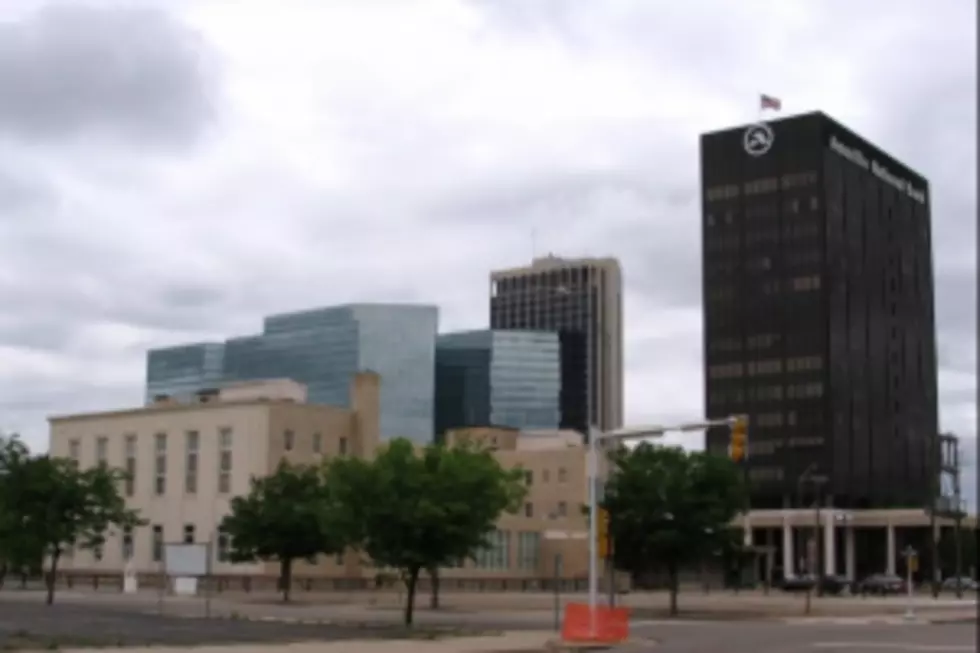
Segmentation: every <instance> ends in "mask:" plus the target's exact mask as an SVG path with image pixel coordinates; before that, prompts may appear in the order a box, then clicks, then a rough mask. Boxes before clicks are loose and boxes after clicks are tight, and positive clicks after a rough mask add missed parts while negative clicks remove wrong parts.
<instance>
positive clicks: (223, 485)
mask: <svg viewBox="0 0 980 653" xmlns="http://www.w3.org/2000/svg"><path fill="white" fill-rule="evenodd" d="M218 492H219V493H221V494H228V493H229V492H231V429H230V428H227V427H225V428H223V429H221V430H220V431H219V435H218Z"/></svg>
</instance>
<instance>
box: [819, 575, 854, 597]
mask: <svg viewBox="0 0 980 653" xmlns="http://www.w3.org/2000/svg"><path fill="white" fill-rule="evenodd" d="M820 589H821V590H822V591H823V593H824V594H832V595H834V596H840V595H841V594H850V593H851V592H853V583H851V581H849V580H848V579H847V577H846V576H824V577H823V578H822V579H821V580H820Z"/></svg>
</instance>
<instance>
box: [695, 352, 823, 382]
mask: <svg viewBox="0 0 980 653" xmlns="http://www.w3.org/2000/svg"><path fill="white" fill-rule="evenodd" d="M822 369H823V357H822V356H796V357H793V358H787V359H786V360H785V365H784V361H783V359H781V358H769V359H763V360H754V361H749V362H747V363H744V364H743V363H740V362H739V363H720V364H717V365H709V366H708V378H709V379H737V378H741V377H743V376H765V375H767V374H781V373H783V371H786V372H816V371H820V370H822Z"/></svg>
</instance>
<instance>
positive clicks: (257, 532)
mask: <svg viewBox="0 0 980 653" xmlns="http://www.w3.org/2000/svg"><path fill="white" fill-rule="evenodd" d="M330 487H331V485H330V484H328V483H326V482H325V479H324V478H323V476H322V475H321V471H320V468H318V467H314V466H310V465H291V464H289V463H287V462H282V463H280V465H279V467H278V468H277V469H276V471H275V472H274V473H273V474H271V475H270V476H266V477H263V478H253V479H252V485H251V489H250V491H249V493H248V494H247V495H245V496H241V497H235V498H234V499H232V501H231V512H230V514H229V515H228V516H226V517H225V518H224V519H223V520H222V523H221V530H222V531H223V532H224V533H226V534H227V535H229V536H230V537H231V556H230V557H231V559H232V560H233V561H235V562H254V561H255V560H263V561H278V562H279V589H280V591H281V592H282V598H283V601H287V602H288V601H289V594H290V590H291V588H292V572H293V564H294V563H295V561H297V560H306V561H309V562H311V563H312V562H314V561H315V560H316V558H317V557H318V556H319V555H321V554H323V555H336V554H339V553H342V552H343V551H344V549H345V548H347V545H348V542H349V535H348V530H349V528H348V526H347V525H346V524H344V523H342V522H341V518H342V517H343V516H345V515H347V514H348V513H347V512H346V511H341V510H339V509H338V507H337V504H336V501H335V500H334V496H333V495H332V494H331V493H330V491H329V489H330Z"/></svg>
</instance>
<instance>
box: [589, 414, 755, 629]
mask: <svg viewBox="0 0 980 653" xmlns="http://www.w3.org/2000/svg"><path fill="white" fill-rule="evenodd" d="M739 419H744V417H743V416H738V415H733V416H730V417H725V418H722V419H715V420H705V421H703V422H693V423H689V424H678V425H676V426H659V425H658V426H640V427H634V428H624V429H616V430H614V431H600V430H599V429H598V428H596V427H590V428H589V442H588V452H587V454H586V455H587V458H586V469H587V473H586V475H587V477H588V481H589V631H590V632H591V634H592V636H593V637H594V636H595V633H596V618H595V616H596V607H597V606H598V604H599V551H598V542H597V539H598V537H597V536H598V534H599V530H598V512H599V511H598V505H599V448H600V444H601V443H614V442H625V441H627V440H637V439H641V438H657V437H661V436H663V435H664V434H665V433H667V432H669V431H677V432H680V433H685V432H689V431H703V430H705V429H708V428H711V427H713V426H727V427H729V428H731V427H732V426H733V425H735V424H736V423H737V422H738V420H739Z"/></svg>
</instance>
